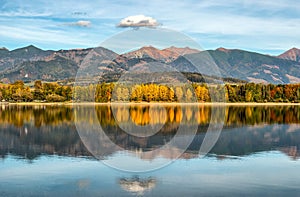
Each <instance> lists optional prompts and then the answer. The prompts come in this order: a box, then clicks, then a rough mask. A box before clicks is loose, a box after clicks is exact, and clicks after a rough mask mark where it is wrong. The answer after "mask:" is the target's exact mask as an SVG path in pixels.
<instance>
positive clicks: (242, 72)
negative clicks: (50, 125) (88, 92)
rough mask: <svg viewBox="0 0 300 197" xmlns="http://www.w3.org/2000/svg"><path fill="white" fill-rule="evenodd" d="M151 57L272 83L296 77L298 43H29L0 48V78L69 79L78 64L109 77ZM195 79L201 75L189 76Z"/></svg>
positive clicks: (187, 68)
mask: <svg viewBox="0 0 300 197" xmlns="http://www.w3.org/2000/svg"><path fill="white" fill-rule="evenodd" d="M156 62H157V63H160V64H165V65H169V66H171V67H173V68H175V69H177V70H178V71H180V72H185V73H194V74H195V73H198V75H200V76H213V77H217V78H218V79H219V78H220V77H223V78H232V79H239V80H241V81H243V82H245V81H248V82H262V83H275V84H279V83H299V82H300V62H299V49H296V48H293V49H291V50H289V51H287V52H286V53H284V54H282V55H280V56H278V57H274V56H269V55H262V54H258V53H253V52H248V51H242V50H229V49H224V48H219V49H217V50H209V51H199V50H196V49H191V48H188V47H185V48H177V47H169V48H166V49H162V50H160V49H156V48H154V47H152V46H147V47H142V48H141V49H138V50H136V51H132V52H129V53H126V54H121V55H120V54H116V53H114V52H113V51H110V50H108V49H105V48H102V47H98V48H94V49H72V50H59V51H50V50H48V51H44V50H41V49H38V48H36V47H34V46H28V47H24V48H20V49H16V50H13V51H9V50H7V49H5V48H1V49H0V80H1V81H2V82H5V83H8V82H14V81H15V80H24V81H33V80H37V79H40V80H44V81H57V80H65V79H74V78H75V76H76V74H77V71H78V69H82V68H88V66H91V67H89V68H88V72H91V73H93V74H95V75H97V74H98V73H99V74H100V73H101V74H103V73H105V74H106V76H105V77H104V79H105V81H107V82H111V81H116V80H117V79H118V76H120V74H121V73H123V72H125V71H128V70H130V69H131V68H134V69H139V70H141V72H142V71H143V70H144V69H145V68H146V67H147V66H149V64H155V63H156ZM216 68H218V69H216ZM198 78H199V77H198ZM200 78H201V77H200ZM188 79H189V80H191V79H193V78H188ZM198 81H201V80H199V79H196V80H195V82H198ZM212 81H213V80H212ZM225 81H226V80H225ZM226 82H227V81H226ZM228 82H230V80H229V81H228Z"/></svg>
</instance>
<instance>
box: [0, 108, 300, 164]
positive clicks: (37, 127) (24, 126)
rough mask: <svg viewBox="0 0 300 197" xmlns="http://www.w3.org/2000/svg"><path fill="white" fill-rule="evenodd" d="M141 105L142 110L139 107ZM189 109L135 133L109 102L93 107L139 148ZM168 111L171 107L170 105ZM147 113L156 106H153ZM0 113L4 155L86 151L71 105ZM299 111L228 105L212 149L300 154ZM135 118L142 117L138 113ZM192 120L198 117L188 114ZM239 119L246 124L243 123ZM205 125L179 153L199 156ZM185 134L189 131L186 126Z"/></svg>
mask: <svg viewBox="0 0 300 197" xmlns="http://www.w3.org/2000/svg"><path fill="white" fill-rule="evenodd" d="M173 108H174V107H173ZM131 110H134V108H133V109H131ZM139 110H140V112H138V111H139ZM147 110H148V109H147V108H141V109H140V108H136V111H135V112H134V113H136V114H138V113H141V112H143V113H142V114H140V115H138V116H143V117H147V115H145V114H144V113H147ZM188 110H191V114H192V116H195V114H194V112H195V111H193V109H192V108H191V109H186V108H181V109H179V108H178V109H173V111H174V117H173V118H170V113H168V114H169V115H168V121H169V123H167V124H166V126H165V127H164V129H163V131H161V132H159V133H158V134H157V135H155V136H152V137H148V138H139V137H134V136H130V135H128V134H126V133H124V132H122V130H121V129H120V128H119V127H117V126H116V124H115V121H114V118H113V115H112V114H111V112H110V109H109V107H107V106H101V107H99V108H97V113H98V115H99V119H100V122H101V125H102V126H103V128H104V130H105V131H106V134H107V135H108V136H109V138H110V139H111V140H112V141H114V142H115V143H117V144H119V145H121V146H123V147H125V148H126V149H131V150H140V149H141V148H143V149H151V148H155V147H159V146H161V145H163V144H165V143H166V142H168V141H169V140H170V139H171V138H172V137H173V136H174V134H175V133H176V130H177V126H178V123H177V122H176V117H177V116H180V119H181V120H182V121H183V122H185V121H187V117H186V116H190V115H188V114H187V111H188ZM201 110H202V111H201ZM201 110H200V111H199V113H203V114H204V116H206V117H203V119H206V120H209V117H208V114H210V110H211V109H210V107H205V108H203V109H201ZM167 111H168V112H170V111H171V110H170V108H168V109H167ZM178 111H181V115H178V114H179V112H178ZM131 113H132V112H131ZM151 113H155V112H153V111H152V112H151ZM176 113H177V115H176ZM0 114H1V120H0V121H1V122H2V123H1V126H0V154H1V156H2V157H5V156H6V155H7V154H13V155H17V156H20V157H22V158H28V159H34V158H36V157H38V156H40V155H42V154H50V155H52V154H57V155H69V156H90V153H89V152H88V151H87V149H86V148H85V147H84V145H83V144H82V142H81V140H80V137H79V136H78V134H77V132H76V128H75V126H74V123H73V113H72V109H71V108H70V107H59V108H58V107H47V108H41V107H20V108H14V107H13V108H12V107H11V108H6V109H4V110H2V111H0ZM299 114H300V112H299V107H296V106H294V107H291V106H289V107H288V106H287V107H229V108H227V109H226V119H225V125H226V126H225V129H224V130H223V132H222V134H221V136H220V138H219V140H218V142H217V144H216V146H215V147H214V148H213V150H212V151H211V153H214V154H216V155H236V156H243V155H246V154H252V153H255V152H260V151H269V150H280V151H282V152H284V153H286V154H287V155H289V156H291V157H292V158H293V159H296V158H298V157H299V156H300V154H299V151H300V128H299V119H300V118H299ZM84 115H86V114H84ZM123 118H124V117H123ZM171 119H173V121H172V122H171V121H170V120H171ZM177 119H179V118H177ZM139 120H142V121H144V122H145V121H146V120H145V119H140V118H139ZM190 120H191V121H193V120H197V119H196V118H194V119H193V118H190ZM133 121H134V120H133ZM202 121H203V120H202ZM146 122H147V121H146ZM150 122H151V120H150ZM137 123H138V124H145V123H141V122H137ZM243 124H244V126H242V125H243ZM247 125H248V126H247ZM249 125H254V126H249ZM207 127H208V121H203V122H202V123H199V129H198V133H197V135H196V137H195V138H194V140H193V142H192V144H191V145H190V147H189V148H188V150H187V151H186V153H185V154H184V155H183V156H182V157H183V158H193V157H197V154H196V153H197V152H198V150H199V147H200V144H201V142H202V140H203V138H204V136H205V131H206V130H207ZM186 135H189V133H188V132H187V133H186ZM104 146H105V145H104ZM174 151H176V150H174ZM104 153H105V155H104V156H109V155H111V154H113V153H115V150H113V149H110V147H106V150H105V152H104ZM161 156H163V157H165V158H172V155H171V153H169V154H168V153H161ZM144 159H153V158H151V157H148V158H144Z"/></svg>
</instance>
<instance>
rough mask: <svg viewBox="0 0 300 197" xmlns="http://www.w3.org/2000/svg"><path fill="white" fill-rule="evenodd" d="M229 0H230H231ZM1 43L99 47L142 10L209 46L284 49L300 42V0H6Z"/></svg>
mask: <svg viewBox="0 0 300 197" xmlns="http://www.w3.org/2000/svg"><path fill="white" fill-rule="evenodd" d="M227 2H229V3H227ZM0 10H1V11H0V38H1V43H0V47H2V46H3V47H6V48H8V49H10V50H12V49H15V48H18V47H23V46H26V45H30V44H33V45H36V46H37V47H40V48H43V49H55V50H56V49H69V48H86V47H94V46H98V45H99V44H100V43H102V42H103V41H104V40H106V39H108V38H110V37H111V36H112V35H115V34H117V33H120V32H122V31H124V28H117V27H116V25H117V24H118V23H119V22H120V21H121V20H122V19H123V18H125V17H128V16H132V15H139V14H143V15H146V16H150V17H153V18H154V19H156V20H157V21H158V22H159V23H161V24H162V27H163V28H170V29H172V30H175V31H179V32H182V33H184V34H185V35H187V36H189V37H191V38H192V39H194V40H195V41H196V42H197V43H199V45H201V46H202V48H204V49H215V48H218V47H225V48H239V49H244V50H250V51H256V52H261V53H267V54H279V53H282V52H283V51H285V50H287V49H290V48H292V47H298V48H299V47H300V1H295V0H285V1H282V0H277V1H274V0H264V1H261V0H231V1H223V0H209V1H208V0H207V1H203V0H195V1H169V0H166V1H161V0H154V1H125V0H124V1H123V0H111V1H101V0H99V1H86V0H77V1H70V0H60V1H42V0H31V1H25V0H1V1H0Z"/></svg>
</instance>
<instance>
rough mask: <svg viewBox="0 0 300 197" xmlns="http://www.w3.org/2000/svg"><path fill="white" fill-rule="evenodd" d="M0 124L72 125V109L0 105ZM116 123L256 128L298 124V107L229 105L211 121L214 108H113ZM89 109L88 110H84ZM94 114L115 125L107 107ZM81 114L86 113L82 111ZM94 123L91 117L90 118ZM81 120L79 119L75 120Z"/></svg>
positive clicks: (87, 116) (87, 115) (70, 107)
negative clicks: (223, 125)
mask: <svg viewBox="0 0 300 197" xmlns="http://www.w3.org/2000/svg"><path fill="white" fill-rule="evenodd" d="M2 107H3V108H2V109H0V115H1V119H0V124H12V125H15V126H18V127H21V126H23V125H24V123H26V122H34V125H35V126H36V127H40V126H43V125H53V126H54V125H59V124H64V123H72V122H73V121H74V114H73V109H72V106H2ZM113 107H114V110H115V112H116V113H115V115H116V118H117V120H118V121H119V122H124V123H126V122H128V120H129V119H131V120H132V121H133V122H134V123H136V124H137V125H147V124H165V123H167V124H174V123H178V124H179V123H180V124H191V123H193V124H194V123H197V124H199V125H207V124H209V123H210V121H214V122H215V121H219V122H220V121H224V123H225V125H226V126H237V125H241V126H242V125H256V124H271V123H300V110H299V106H238V107H237V106H229V107H225V117H224V116H223V113H222V112H223V110H219V112H218V111H217V113H216V114H215V116H214V117H213V119H211V114H212V109H215V108H223V107H224V106H223V107H216V106H198V107H196V106H189V105H187V106H180V105H174V106H171V105H167V106H164V107H163V108H164V109H162V107H157V108H155V107H154V108H151V110H150V107H149V105H132V106H126V107H125V106H124V105H114V106H113ZM86 108H91V107H86ZM95 109H96V113H97V116H98V120H99V122H100V124H101V125H111V126H116V124H117V123H116V121H115V117H114V114H113V113H112V108H111V106H110V105H100V106H96V108H95ZM82 113H85V112H84V110H82ZM90 116H91V114H89V111H88V110H87V111H86V114H82V115H80V117H82V118H83V119H85V120H86V119H87V118H89V117H90ZM89 120H91V121H92V120H93V118H91V117H90V118H89ZM77 121H80V120H77ZM91 123H92V122H91Z"/></svg>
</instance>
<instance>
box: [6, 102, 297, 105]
mask: <svg viewBox="0 0 300 197" xmlns="http://www.w3.org/2000/svg"><path fill="white" fill-rule="evenodd" d="M101 105H145V106H147V105H148V106H149V105H160V106H170V105H181V106H191V105H198V106H300V103H276V102H268V103H254V102H249V103H248V102H242V103H175V102H174V103H172V102H169V103H168V102H166V103H164V102H150V103H149V102H113V103H111V102H109V103H96V102H83V103H72V102H55V103H54V102H53V103H39V102H20V103H1V102H0V106H101Z"/></svg>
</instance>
